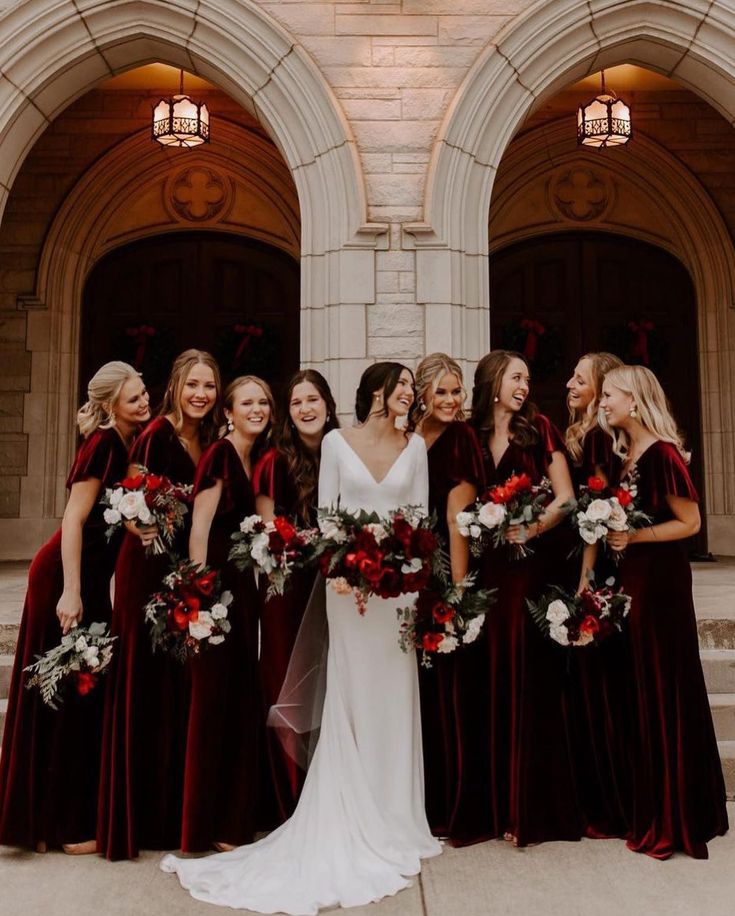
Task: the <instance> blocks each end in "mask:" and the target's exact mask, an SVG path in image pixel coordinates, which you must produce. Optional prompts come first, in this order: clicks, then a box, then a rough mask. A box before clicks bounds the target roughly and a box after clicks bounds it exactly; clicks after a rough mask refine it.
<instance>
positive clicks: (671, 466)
mask: <svg viewBox="0 0 735 916" xmlns="http://www.w3.org/2000/svg"><path fill="white" fill-rule="evenodd" d="M651 448H652V449H654V451H653V454H652V456H651V458H652V461H651V476H652V480H653V486H654V488H655V493H656V496H657V497H658V499H657V500H656V502H661V501H663V499H664V498H665V497H667V496H682V497H684V499H692V500H694V501H695V502H699V494H698V493H697V491H696V489H695V487H694V484H693V483H692V478H691V477H690V476H689V470H688V468H687V466H686V464H684V459H683V458H682V457H681V455H680V454H679V451H678V449H677V448H676V446H674V445H672V444H671V443H670V442H659V443H657V444H655V445H653V446H651Z"/></svg>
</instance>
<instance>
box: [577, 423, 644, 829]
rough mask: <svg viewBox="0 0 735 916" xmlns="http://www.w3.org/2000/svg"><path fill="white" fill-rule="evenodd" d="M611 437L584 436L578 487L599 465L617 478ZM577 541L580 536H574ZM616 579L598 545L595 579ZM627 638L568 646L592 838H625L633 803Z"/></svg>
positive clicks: (580, 776)
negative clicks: (625, 707) (621, 721)
mask: <svg viewBox="0 0 735 916" xmlns="http://www.w3.org/2000/svg"><path fill="white" fill-rule="evenodd" d="M612 447H613V440H612V437H611V436H609V435H608V434H607V433H606V432H605V431H604V430H603V429H601V428H600V427H599V426H594V427H593V428H592V429H591V430H590V431H589V432H588V433H587V435H586V436H585V439H584V443H583V452H582V460H581V462H580V464H579V465H576V466H574V467H573V473H572V477H573V480H574V485H575V490H576V491H577V492H579V488H580V487H581V486H586V485H587V481H588V479H589V478H590V477H592V476H594V475H596V474H597V470H598V468H599V469H600V470H601V471H602V472H603V473H604V475H605V479H606V480H607V481H608V482H610V483H613V482H614V481H615V480H617V478H618V477H619V475H620V459H619V458H618V457H617V455H615V454H614V453H613V450H612ZM575 540H578V535H575ZM571 562H572V579H571V580H570V586H571V588H573V589H575V590H576V588H577V583H578V580H579V570H580V564H581V556H579V557H577V556H575V557H574V558H573V560H572V561H571ZM611 576H612V577H613V578H615V579H616V580H617V578H618V576H619V568H618V565H617V564H616V562H615V561H614V559H613V555H612V553H611V552H610V551H607V550H605V549H604V548H603V547H601V546H600V547H599V548H598V552H597V562H596V564H595V581H596V585H597V586H598V587H600V586H603V585H604V584H605V581H606V580H607V579H608V578H609V577H611ZM624 647H625V637H624V635H623V634H622V633H614V634H612V635H611V636H609V637H608V638H607V639H606V640H605V641H604V642H602V643H601V644H600V645H599V646H589V647H587V648H581V649H570V650H569V678H568V682H567V684H568V695H567V696H568V704H569V706H568V708H569V721H570V731H571V740H572V746H573V754H574V760H575V768H576V774H577V786H578V789H579V798H580V803H581V805H582V809H583V811H584V817H585V823H586V828H585V833H586V835H587V836H589V837H596V838H599V837H622V836H625V835H626V834H627V831H628V827H629V819H628V813H627V812H629V810H630V807H631V786H630V768H629V763H628V747H627V742H626V741H625V740H624V735H623V734H622V732H621V731H620V729H618V728H617V727H616V725H615V723H616V720H617V716H618V708H619V705H620V702H621V698H622V697H624V696H625V695H626V692H627V686H628V685H627V683H626V678H625V677H624V674H623V666H622V665H621V658H622V653H623V652H624Z"/></svg>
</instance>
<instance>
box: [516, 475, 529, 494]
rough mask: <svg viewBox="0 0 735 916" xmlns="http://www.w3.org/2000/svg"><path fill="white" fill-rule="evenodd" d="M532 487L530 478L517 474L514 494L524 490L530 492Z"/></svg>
mask: <svg viewBox="0 0 735 916" xmlns="http://www.w3.org/2000/svg"><path fill="white" fill-rule="evenodd" d="M532 486H533V482H532V481H531V478H530V477H529V476H528V474H519V475H518V477H516V484H515V490H516V493H519V492H522V491H524V490H530V489H531V487H532Z"/></svg>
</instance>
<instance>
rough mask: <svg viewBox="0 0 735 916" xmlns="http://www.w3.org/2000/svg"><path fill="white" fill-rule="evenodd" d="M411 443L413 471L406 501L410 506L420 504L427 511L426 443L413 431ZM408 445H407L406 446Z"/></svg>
mask: <svg viewBox="0 0 735 916" xmlns="http://www.w3.org/2000/svg"><path fill="white" fill-rule="evenodd" d="M413 439H415V440H416V442H414V441H413V440H412V441H411V443H410V444H411V445H413V447H414V448H415V449H416V457H415V459H414V465H413V467H414V473H413V476H412V479H411V486H410V490H411V492H410V496H409V499H408V503H409V505H411V506H421V507H422V508H423V509H424V511H425V512H428V511H429V459H428V455H427V453H426V445H425V443H424V440H423V439H422V438H421V436H418V435H416V434H415V433H414V435H413ZM407 447H408V446H407Z"/></svg>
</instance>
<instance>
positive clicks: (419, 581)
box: [401, 567, 431, 592]
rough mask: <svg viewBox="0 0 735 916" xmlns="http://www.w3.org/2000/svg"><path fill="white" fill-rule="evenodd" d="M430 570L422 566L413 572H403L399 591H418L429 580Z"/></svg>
mask: <svg viewBox="0 0 735 916" xmlns="http://www.w3.org/2000/svg"><path fill="white" fill-rule="evenodd" d="M430 573H431V570H429V569H428V567H424V568H422V569H420V570H419V571H418V572H415V573H404V575H403V580H402V585H401V591H402V592H420V591H421V589H422V588H423V587H424V586H425V585H426V583H427V582H428V581H429V575H430Z"/></svg>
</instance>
